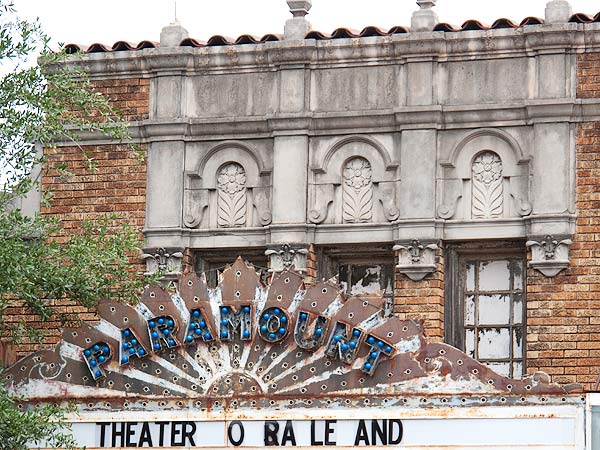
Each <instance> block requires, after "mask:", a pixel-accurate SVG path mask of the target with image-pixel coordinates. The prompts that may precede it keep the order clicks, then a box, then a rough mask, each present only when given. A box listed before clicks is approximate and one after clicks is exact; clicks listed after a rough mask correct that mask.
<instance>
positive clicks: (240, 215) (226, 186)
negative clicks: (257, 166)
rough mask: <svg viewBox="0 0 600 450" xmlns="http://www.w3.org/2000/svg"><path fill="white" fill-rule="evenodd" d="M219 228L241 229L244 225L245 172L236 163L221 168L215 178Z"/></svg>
mask: <svg viewBox="0 0 600 450" xmlns="http://www.w3.org/2000/svg"><path fill="white" fill-rule="evenodd" d="M217 192H218V198H217V204H218V208H219V210H218V216H217V224H218V226H219V227H223V228H230V227H242V226H244V225H245V224H246V172H245V171H244V168H243V167H242V166H240V165H239V164H237V163H230V164H227V165H226V166H223V167H222V168H221V170H220V171H219V176H218V177H217Z"/></svg>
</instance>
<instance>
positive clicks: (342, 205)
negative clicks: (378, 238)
mask: <svg viewBox="0 0 600 450" xmlns="http://www.w3.org/2000/svg"><path fill="white" fill-rule="evenodd" d="M397 172H398V164H396V163H394V162H392V159H391V158H390V154H389V152H388V151H387V149H385V148H384V146H383V145H381V144H380V143H379V142H378V141H376V140H375V139H373V138H370V137H366V136H349V137H345V138H343V139H340V140H338V141H337V142H335V143H334V144H333V145H332V146H331V147H330V148H329V149H328V150H327V151H326V152H325V154H324V156H323V157H322V158H321V159H320V160H319V161H318V162H317V163H316V164H314V165H313V166H312V167H311V179H310V181H309V205H310V206H309V210H308V219H309V221H310V222H312V223H315V224H322V223H325V224H342V223H346V224H353V223H385V222H391V221H394V220H396V219H398V216H399V215H400V211H399V209H398V204H397V198H396V196H397V192H398V189H399V179H398V175H397Z"/></svg>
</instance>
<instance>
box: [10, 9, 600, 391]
mask: <svg viewBox="0 0 600 450" xmlns="http://www.w3.org/2000/svg"><path fill="white" fill-rule="evenodd" d="M561 8H562V9H561ZM435 19H436V18H435V15H434V14H433V12H432V10H431V9H427V8H425V9H423V10H421V11H420V12H419V14H416V15H415V17H414V18H413V27H412V30H411V32H407V31H408V30H404V29H402V28H400V27H396V29H393V30H389V31H388V32H383V31H381V30H378V29H376V28H369V29H365V30H363V32H362V34H360V35H356V34H353V32H351V31H349V30H345V29H338V30H336V31H335V32H334V33H333V34H332V35H331V36H330V35H324V34H321V33H318V32H310V33H308V35H306V38H305V34H306V33H304V32H303V30H304V31H308V29H307V26H308V25H307V22H306V20H305V18H304V17H303V15H299V16H298V17H295V18H294V19H292V21H291V22H290V23H289V24H288V26H287V28H286V38H285V39H283V40H280V38H279V37H277V36H274V35H267V36H265V37H264V38H263V40H262V41H259V42H256V41H253V40H252V38H250V37H247V36H241V37H240V38H238V40H237V41H236V42H235V43H233V42H227V41H226V40H225V39H224V38H222V37H213V38H211V40H209V41H208V43H206V44H204V43H199V42H198V41H195V40H193V39H190V38H188V37H187V35H186V33H185V30H183V29H182V28H181V27H180V26H179V25H177V24H175V25H172V26H170V27H167V28H166V29H165V30H164V31H163V36H161V45H160V47H158V48H149V47H150V45H149V44H148V43H142V44H140V46H138V48H137V49H136V48H131V47H127V46H126V45H125V44H124V43H117V44H115V46H114V47H113V48H112V49H109V48H103V47H102V46H98V45H95V46H93V47H91V48H89V49H87V54H86V55H84V56H77V57H76V58H77V60H78V61H79V62H81V63H82V64H83V65H84V67H86V68H87V69H88V71H89V72H90V76H91V79H92V81H93V83H94V84H95V86H96V88H97V89H98V91H99V92H101V93H103V94H106V95H108V96H109V97H110V98H111V100H113V102H114V104H115V106H117V107H119V108H120V109H121V110H122V111H123V113H124V115H125V117H126V119H127V120H130V121H131V130H132V134H133V136H134V139H135V140H137V141H138V142H139V143H140V145H141V148H142V150H143V151H144V153H146V159H145V162H144V163H141V164H140V163H139V162H137V161H136V159H135V155H133V154H132V153H131V152H130V151H129V149H128V148H126V147H125V146H122V145H118V144H115V143H106V142H104V141H102V140H101V138H95V137H89V136H88V137H85V138H84V140H83V141H82V144H83V145H84V146H85V147H84V148H85V149H86V151H89V152H90V154H91V155H92V157H93V158H94V159H95V160H96V161H98V163H99V166H98V170H97V172H96V173H93V174H92V173H90V172H87V171H86V170H85V169H84V166H83V161H82V155H81V152H80V150H79V149H77V148H74V147H70V146H67V145H59V146H58V147H57V149H56V150H53V151H52V152H51V153H49V154H48V167H52V165H53V164H55V163H57V162H68V163H69V168H70V171H72V172H73V174H74V175H73V176H72V177H70V178H68V179H64V178H62V177H60V176H59V175H58V174H57V173H56V172H53V171H52V170H49V171H48V172H47V173H45V175H44V177H43V179H42V186H43V188H44V189H50V190H52V192H53V201H52V204H51V206H49V207H44V208H42V209H41V212H42V214H44V215H47V216H52V217H56V218H58V219H59V220H60V221H61V223H62V226H63V227H64V229H65V233H66V234H68V233H69V231H70V230H73V229H77V227H78V225H79V224H80V223H81V221H82V220H84V219H93V218H98V217H101V216H102V215H103V214H105V213H115V214H116V221H117V222H123V223H129V224H130V225H132V226H134V227H136V228H137V229H139V230H140V232H141V233H142V235H143V240H144V243H143V244H141V246H142V245H143V246H144V248H145V253H147V254H154V253H156V252H157V251H158V249H161V248H163V249H166V251H167V252H170V253H171V254H173V253H176V252H181V253H186V252H187V254H189V255H191V264H192V265H193V267H194V268H195V269H196V270H198V271H209V272H210V271H214V270H215V269H217V268H221V267H222V266H223V264H224V262H225V261H233V259H234V258H235V256H236V255H237V254H241V255H242V256H243V257H245V258H247V259H248V260H249V261H250V262H253V263H254V264H255V265H256V266H257V267H259V268H261V267H270V268H271V269H273V270H275V271H277V270H278V269H280V268H283V267H284V266H285V267H287V266H288V263H291V264H294V265H295V267H296V268H297V269H300V270H302V271H304V272H305V273H306V274H307V275H308V276H309V279H313V280H315V279H320V278H329V277H330V276H334V275H337V276H338V277H339V280H340V281H341V282H342V284H343V286H344V287H345V289H347V291H348V293H361V292H373V291H375V290H384V291H385V292H386V295H387V296H388V298H389V299H391V300H392V301H393V310H394V312H395V313H396V314H397V315H398V316H399V317H400V318H403V319H417V320H418V319H422V320H424V324H425V327H426V329H427V332H428V335H429V336H430V338H432V339H433V340H434V341H440V342H441V341H444V340H445V341H446V342H449V343H451V344H454V345H456V346H458V347H459V348H462V349H463V350H465V351H467V352H468V353H469V352H470V354H471V355H474V356H476V357H477V356H478V353H479V352H481V354H480V355H479V357H480V358H479V359H481V360H483V361H484V362H488V363H489V364H490V365H491V367H494V368H496V369H497V370H500V371H501V372H502V373H504V374H506V375H512V376H515V377H520V376H522V375H524V374H532V373H534V372H536V371H538V370H542V371H544V372H546V373H548V374H550V375H551V377H552V380H553V381H556V382H559V383H564V384H566V383H573V382H577V383H582V384H583V385H584V386H585V388H586V389H592V388H593V387H594V384H595V383H596V380H597V378H598V376H599V375H600V371H599V370H598V367H599V366H600V365H599V364H598V362H599V361H600V341H599V340H598V339H597V337H596V335H597V331H598V330H599V329H600V264H599V261H600V239H599V236H600V223H599V217H600V213H599V212H598V211H599V210H600V209H599V208H598V206H599V205H600V198H599V195H600V167H598V164H599V161H600V156H599V155H600V122H598V120H599V117H600V109H599V105H600V101H599V100H598V99H599V98H600V89H598V87H599V86H600V27H599V24H598V21H599V17H598V15H596V16H595V18H591V17H587V16H584V15H574V16H571V15H570V14H566V10H565V9H564V2H550V4H549V6H548V9H547V17H546V19H547V23H546V24H544V23H543V22H544V21H543V20H537V19H535V18H527V19H526V20H524V21H523V23H522V24H521V25H515V24H512V23H510V22H509V21H506V20H500V21H497V22H496V23H495V24H494V26H493V27H492V28H491V29H488V28H485V27H483V26H482V25H481V24H478V23H477V22H475V21H469V22H467V23H465V24H464V25H463V27H462V29H453V28H452V27H450V26H449V25H447V24H439V23H437V20H435ZM431 30H434V31H433V32H431ZM298 33H300V34H298ZM120 50H127V51H120ZM109 61H110V62H111V64H106V63H107V62H109ZM97 139H100V141H97ZM484 172H485V173H484ZM482 173H483V174H484V175H485V174H487V173H489V174H490V178H486V177H485V176H484V175H481V174H482ZM497 181H499V182H497ZM476 191H477V192H483V194H481V195H479V197H478V194H476V193H475V192H476ZM59 238H63V237H62V236H61V237H59ZM571 242H572V243H571ZM285 244H290V246H289V247H286V248H284V247H283V246H284V245H285ZM265 252H266V254H265ZM140 263H141V261H140ZM140 267H141V266H140ZM171 267H172V268H174V269H173V270H174V271H175V272H178V271H179V270H181V260H180V259H179V258H174V260H173V261H172V266H171ZM488 268H490V269H488ZM525 268H526V273H523V272H524V271H525ZM486 270H492V271H496V270H497V272H493V274H492V278H490V280H491V281H489V283H491V284H490V285H489V286H487V285H485V284H484V275H485V273H486ZM140 271H142V270H141V269H140ZM502 276H505V277H507V278H505V279H502V281H499V280H500V278H501V277H502ZM499 277H500V278H499ZM471 278H472V280H473V283H474V284H473V285H472V286H471V287H469V286H470V283H471V281H470V280H471ZM486 280H487V278H486ZM209 281H210V280H209ZM485 283H488V281H485ZM486 286H487V287H486ZM493 301H496V302H497V303H493ZM469 302H470V303H469ZM485 302H488V303H485ZM490 302H491V303H490ZM470 305H473V306H472V308H474V310H473V311H471V310H470V309H469V308H471V306H470ZM60 308H61V306H58V309H59V310H60ZM64 308H66V309H65V310H67V311H70V312H72V311H73V310H72V309H71V308H72V307H71V306H64ZM519 308H523V309H522V310H521V312H518V310H519ZM490 315H491V316H492V317H491V318H490ZM509 315H510V317H509ZM86 317H87V318H89V319H90V320H91V319H92V317H93V315H91V314H90V315H88V316H86ZM486 317H487V318H486ZM55 325H56V324H54V323H53V324H51V325H50V331H49V333H48V342H50V343H51V342H52V341H53V339H55V338H57V337H58V334H57V332H56V331H55ZM53 329H54V330H53ZM490 330H491V331H490ZM55 333H56V334H55ZM486 340H487V341H486ZM488 341H489V342H488ZM485 342H488V344H489V345H488V347H489V348H484V343H485ZM504 347H505V348H504ZM500 348H502V350H499V349H500ZM29 351H31V346H24V347H22V348H20V349H19V350H18V354H19V355H21V356H22V355H24V354H26V353H28V352H29ZM486 352H487V353H486Z"/></svg>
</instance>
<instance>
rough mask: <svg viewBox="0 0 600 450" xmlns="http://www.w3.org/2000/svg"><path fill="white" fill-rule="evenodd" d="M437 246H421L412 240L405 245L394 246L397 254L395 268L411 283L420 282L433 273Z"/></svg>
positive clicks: (415, 240)
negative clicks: (411, 281)
mask: <svg viewBox="0 0 600 450" xmlns="http://www.w3.org/2000/svg"><path fill="white" fill-rule="evenodd" d="M437 249H438V246H437V244H423V243H421V241H419V240H418V239H413V240H412V241H410V243H407V244H406V245H400V244H398V245H394V248H393V250H394V251H397V252H398V264H397V265H396V268H397V269H398V270H399V271H400V272H401V273H403V274H404V275H406V276H407V277H408V278H410V279H411V280H413V281H420V280H422V279H423V278H425V277H426V276H427V275H429V274H430V273H433V272H435V269H436V266H435V263H436V252H437Z"/></svg>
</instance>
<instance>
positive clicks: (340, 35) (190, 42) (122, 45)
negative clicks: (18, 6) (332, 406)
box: [65, 12, 600, 54]
mask: <svg viewBox="0 0 600 450" xmlns="http://www.w3.org/2000/svg"><path fill="white" fill-rule="evenodd" d="M569 22H572V23H591V22H600V12H598V13H597V14H596V15H595V16H593V17H591V16H589V15H587V14H583V13H577V14H573V15H572V16H571V17H570V19H569ZM543 23H544V20H543V19H540V18H537V17H526V18H525V19H523V20H522V21H521V22H520V23H519V24H518V25H517V24H516V23H515V22H513V21H511V20H510V19H506V18H500V19H497V20H496V21H495V22H494V23H493V24H492V26H491V27H490V26H487V25H484V24H482V23H481V22H479V21H478V20H474V19H471V20H467V21H466V22H465V23H463V24H462V26H461V27H460V28H458V27H455V26H453V25H451V24H449V23H443V22H442V23H438V24H437V25H436V26H435V27H434V28H433V30H432V31H443V32H452V33H455V32H460V31H473V30H489V29H493V30H497V29H503V28H512V29H514V28H518V27H523V26H527V25H542V24H543ZM409 32H410V30H409V28H407V27H403V26H395V27H392V28H390V29H389V30H388V31H385V30H383V29H381V28H379V27H376V26H367V27H365V28H363V29H362V31H360V32H358V31H357V30H352V29H350V28H343V27H342V28H337V29H336V30H334V31H333V33H331V34H327V33H322V32H320V31H317V30H313V31H310V32H309V33H308V34H307V35H306V36H305V39H315V40H328V39H348V38H358V37H372V36H389V35H393V34H405V33H409ZM282 39H283V36H282V35H279V34H265V35H264V36H263V37H262V38H260V39H259V38H258V37H257V36H252V35H250V34H242V35H240V36H238V37H237V38H236V39H232V38H228V37H225V36H222V35H215V36H212V37H211V38H210V39H209V40H208V41H207V42H204V41H199V40H196V39H193V38H186V39H184V40H183V41H181V43H180V44H179V46H181V47H217V46H224V45H244V44H246V45H247V44H261V43H264V42H273V41H281V40H282ZM157 47H159V44H158V43H157V42H152V41H141V42H140V43H138V44H137V45H135V44H133V43H131V42H126V41H117V42H115V43H114V44H113V46H112V47H109V46H107V45H104V44H101V43H98V42H97V43H94V44H92V45H90V46H89V47H86V46H83V45H79V44H68V45H66V46H65V51H66V53H67V54H74V53H78V52H85V53H102V52H119V51H136V50H143V49H147V48H157Z"/></svg>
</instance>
